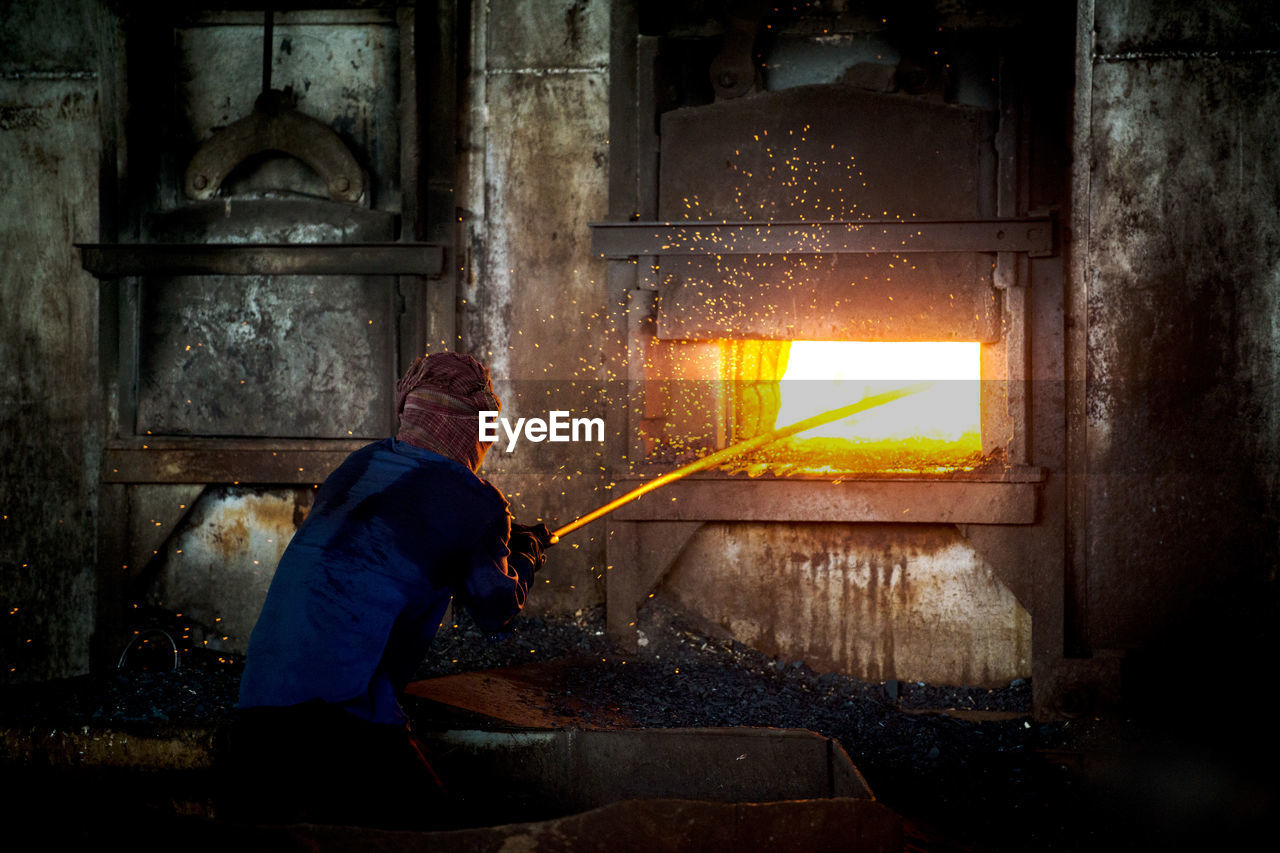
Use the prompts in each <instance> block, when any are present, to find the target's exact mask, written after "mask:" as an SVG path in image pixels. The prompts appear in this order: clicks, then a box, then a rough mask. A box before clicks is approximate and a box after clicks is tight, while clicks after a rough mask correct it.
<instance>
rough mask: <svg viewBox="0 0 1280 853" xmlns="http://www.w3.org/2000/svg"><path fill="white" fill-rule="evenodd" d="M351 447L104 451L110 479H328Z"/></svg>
mask: <svg viewBox="0 0 1280 853" xmlns="http://www.w3.org/2000/svg"><path fill="white" fill-rule="evenodd" d="M350 452H351V450H350V449H344V448H335V449H318V450H267V449H260V450H243V449H241V450H218V449H211V448H203V449H189V448H150V447H149V448H146V449H132V448H131V449H110V450H107V451H106V453H105V454H104V456H103V464H102V481H103V482H105V483H273V484H274V483H279V484H315V483H321V482H324V479H325V478H326V477H328V476H329V474H330V472H332V471H333V469H334V468H336V467H338V465H340V464H341V463H342V460H344V459H346V458H347V455H348V454H349V453H350Z"/></svg>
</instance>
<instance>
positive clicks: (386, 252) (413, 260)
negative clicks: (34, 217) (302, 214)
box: [76, 243, 444, 278]
mask: <svg viewBox="0 0 1280 853" xmlns="http://www.w3.org/2000/svg"><path fill="white" fill-rule="evenodd" d="M76 248H78V249H79V250H80V252H81V259H82V262H83V265H84V268H85V269H86V270H88V271H89V272H91V273H93V274H94V275H95V276H97V277H98V278H118V277H120V276H130V275H421V276H427V277H435V276H438V275H440V273H441V272H443V271H444V248H443V247H442V246H439V245H437V244H434V243H336V244H333V243H77V244H76Z"/></svg>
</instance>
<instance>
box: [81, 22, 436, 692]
mask: <svg viewBox="0 0 1280 853" xmlns="http://www.w3.org/2000/svg"><path fill="white" fill-rule="evenodd" d="M261 18H262V16H261V11H255V10H252V9H249V10H232V11H217V10H214V11H200V10H195V11H190V10H175V11H174V12H173V14H172V15H171V16H133V17H130V18H127V19H118V20H115V24H114V26H113V27H111V28H109V29H110V31H109V33H108V35H107V36H106V38H105V39H104V46H103V52H104V57H105V60H104V63H103V69H104V70H103V74H102V86H101V87H100V88H101V91H102V94H101V97H102V104H103V107H102V110H101V111H100V115H101V117H102V118H101V130H102V139H103V170H102V172H101V192H100V198H101V210H100V222H101V230H100V234H101V237H100V239H101V242H100V243H94V244H86V245H82V246H81V247H80V248H81V250H82V252H83V257H82V259H83V263H84V266H85V268H86V269H88V270H89V271H91V272H93V273H94V275H96V276H98V277H99V279H101V290H100V299H99V304H100V323H99V336H100V347H101V351H100V370H101V378H102V392H103V399H104V433H105V435H106V437H107V438H106V442H105V446H104V447H103V452H102V456H101V466H100V472H101V474H100V486H99V490H98V518H97V524H98V555H99V557H98V577H97V587H98V592H97V599H98V604H97V614H96V627H95V636H94V640H93V649H92V657H93V662H94V666H95V667H101V668H106V667H109V666H110V665H111V664H113V663H114V661H115V660H116V658H117V656H118V655H119V652H120V647H121V644H122V643H123V641H124V639H125V636H124V624H125V622H124V608H125V602H126V598H127V594H128V590H129V588H130V585H131V584H132V583H135V582H136V581H137V580H138V579H139V578H140V577H145V576H146V565H147V563H148V562H149V561H150V560H152V559H153V555H154V554H158V553H163V550H162V549H163V540H164V537H165V536H167V535H169V533H170V532H171V531H173V530H175V529H176V528H177V527H178V525H179V524H180V522H181V521H182V518H183V517H184V516H185V514H186V513H187V512H189V511H190V507H192V506H193V505H194V503H195V501H196V499H197V498H198V496H199V494H200V493H201V491H202V490H203V489H204V488H205V487H206V486H207V485H208V484H215V483H218V484H231V485H244V484H260V485H270V486H294V487H296V486H307V485H315V484H318V483H320V482H322V481H323V480H324V479H325V478H326V477H327V476H328V474H329V473H330V472H331V471H332V470H333V468H334V467H336V466H337V465H338V464H340V463H341V461H342V460H343V459H344V458H345V457H346V456H347V455H348V454H349V453H350V452H351V451H353V450H355V449H357V448H358V447H359V446H361V445H362V444H363V443H365V441H367V440H368V439H367V438H363V439H360V438H353V439H278V438H217V437H195V438H186V437H175V436H152V435H139V434H137V433H136V429H135V423H136V420H131V415H132V414H133V413H135V412H136V409H137V390H136V385H137V381H136V376H137V365H138V351H139V343H138V320H139V316H138V312H139V300H138V290H139V277H140V276H147V275H161V274H170V275H261V274H271V275H314V276H325V275H350V274H356V275H370V276H375V275H376V276H391V277H393V278H394V279H395V285H394V286H393V287H391V288H390V294H389V296H390V298H391V299H392V300H393V302H392V306H393V312H394V313H395V314H396V322H395V327H394V332H393V333H392V334H391V335H390V336H389V339H388V342H387V344H388V346H389V347H390V348H391V352H392V363H393V364H397V363H398V365H399V368H398V369H403V366H404V365H407V364H408V363H409V362H411V361H412V360H413V358H415V357H416V356H418V355H421V354H422V353H423V352H424V351H425V350H426V348H427V342H428V341H430V342H432V343H440V342H448V343H449V344H450V345H452V344H453V343H454V341H455V340H456V338H455V335H456V325H457V293H456V289H457V278H456V276H457V274H456V264H453V263H452V262H451V260H450V257H451V255H452V253H453V247H454V246H455V244H456V229H457V224H456V213H455V201H454V196H453V187H454V184H455V183H456V161H457V155H456V144H455V141H456V132H455V128H456V121H457V118H456V113H457V98H458V90H457V75H458V68H457V63H458V61H459V60H458V57H459V51H458V45H457V40H458V33H457V27H458V9H457V4H456V3H455V2H451V0H430V2H419V3H416V4H413V3H406V4H405V5H403V6H399V7H396V8H394V9H386V8H383V9H379V10H368V9H330V10H318V11H298V12H282V13H279V16H278V20H289V21H292V22H295V23H316V24H321V23H327V22H331V21H336V22H345V23H366V22H370V23H378V24H392V25H393V26H395V27H396V30H397V32H398V35H399V57H400V69H399V72H400V103H399V115H400V131H401V144H400V164H399V171H400V194H401V209H400V235H401V238H400V242H396V243H372V244H371V243H363V244H354V243H347V244H337V245H326V244H297V245H278V244H265V245H263V244H259V245H250V244H218V245H207V244H183V245H172V244H139V243H137V242H136V241H137V235H138V222H139V220H140V217H141V214H142V212H143V211H144V210H145V209H147V208H148V207H150V206H152V205H153V204H154V201H155V199H154V195H155V187H156V186H157V181H158V180H159V179H160V177H161V175H162V174H163V168H170V169H171V168H172V167H173V164H172V162H171V156H172V154H173V152H169V151H167V150H165V149H164V148H162V147H161V145H160V140H161V138H162V135H161V134H156V133H155V132H154V127H153V126H152V125H150V124H148V123H147V122H146V121H145V120H144V118H143V117H142V111H141V110H137V109H133V110H131V109H129V106H130V105H132V104H140V103H141V104H146V103H165V102H167V98H168V95H167V89H166V87H167V86H170V85H172V84H171V76H170V75H167V74H158V73H155V72H156V70H157V67H161V66H162V65H163V63H164V62H165V61H166V54H165V53H164V51H157V50H150V49H145V48H143V49H139V48H138V47H136V45H164V44H168V43H170V42H171V40H172V34H173V30H174V28H175V27H180V26H186V25H192V24H196V25H199V24H209V23H212V24H247V25H252V24H255V23H256V22H258V21H260V20H261ZM162 164H165V165H164V166H163V167H162ZM131 240H132V241H133V242H130V241H131ZM320 280H321V281H323V279H320ZM389 379H390V380H392V381H394V377H389ZM140 520H141V521H140ZM142 522H145V523H142Z"/></svg>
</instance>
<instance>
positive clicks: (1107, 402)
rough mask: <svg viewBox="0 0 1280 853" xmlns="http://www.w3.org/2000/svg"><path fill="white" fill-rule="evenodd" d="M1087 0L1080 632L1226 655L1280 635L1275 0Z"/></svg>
mask: <svg viewBox="0 0 1280 853" xmlns="http://www.w3.org/2000/svg"><path fill="white" fill-rule="evenodd" d="M1080 9H1081V15H1082V21H1081V31H1082V33H1084V39H1083V41H1082V44H1081V49H1082V52H1083V53H1084V56H1085V57H1087V59H1084V60H1082V62H1081V64H1080V68H1081V71H1080V77H1081V79H1080V80H1079V81H1078V83H1079V85H1080V86H1081V92H1080V93H1079V94H1078V100H1077V124H1078V130H1077V133H1078V134H1079V136H1078V138H1077V141H1076V158H1077V169H1078V171H1077V176H1076V180H1075V183H1076V188H1075V193H1076V197H1077V205H1078V207H1077V217H1078V221H1077V226H1076V228H1075V231H1076V233H1077V236H1078V240H1079V242H1078V244H1077V246H1076V255H1075V257H1076V261H1075V263H1076V278H1077V281H1076V282H1075V286H1076V287H1077V288H1079V289H1080V290H1079V291H1078V293H1080V294H1081V297H1082V303H1081V305H1080V306H1079V309H1078V310H1079V313H1080V315H1082V316H1081V317H1080V319H1082V320H1086V321H1087V338H1086V339H1085V340H1084V341H1082V346H1084V347H1087V364H1086V365H1085V366H1084V369H1085V371H1086V373H1085V375H1086V377H1087V398H1086V402H1087V434H1086V450H1085V454H1084V459H1083V460H1081V461H1078V462H1077V466H1078V470H1080V471H1081V473H1086V474H1087V477H1085V478H1084V479H1083V481H1082V485H1081V486H1080V488H1082V489H1083V490H1084V491H1083V494H1082V495H1081V497H1082V498H1083V500H1082V501H1081V505H1083V506H1087V511H1086V513H1085V515H1084V518H1083V521H1082V525H1081V529H1082V530H1083V531H1087V532H1084V533H1083V534H1082V535H1083V537H1084V538H1083V544H1084V550H1083V553H1084V556H1085V560H1086V572H1085V576H1084V577H1085V583H1086V585H1087V593H1086V594H1085V595H1084V597H1083V599H1084V606H1085V614H1084V618H1083V619H1082V624H1083V625H1084V626H1085V631H1086V636H1085V638H1084V639H1085V642H1086V644H1087V646H1088V647H1089V648H1090V649H1092V650H1094V651H1097V650H1102V649H1139V650H1141V652H1142V654H1144V655H1147V654H1157V655H1159V656H1163V657H1166V658H1168V659H1169V660H1170V661H1177V662H1178V663H1177V665H1178V666H1180V667H1183V666H1194V665H1195V664H1194V661H1207V662H1208V665H1209V666H1211V667H1213V668H1221V667H1224V666H1232V665H1234V664H1232V663H1231V662H1233V661H1240V660H1242V659H1252V657H1253V656H1255V655H1265V654H1266V652H1265V651H1263V650H1262V649H1261V648H1260V647H1259V645H1258V641H1259V639H1265V638H1269V640H1270V641H1271V642H1272V643H1274V639H1275V630H1274V628H1272V627H1269V626H1270V625H1272V624H1274V623H1273V622H1272V621H1271V620H1272V619H1273V618H1274V614H1275V571H1276V564H1277V554H1278V546H1280V523H1278V516H1280V217H1278V216H1277V200H1278V199H1280V158H1277V157H1276V156H1275V146H1276V140H1277V139H1278V138H1280V9H1277V7H1275V6H1274V5H1272V4H1264V3H1253V2H1247V0H1239V2H1223V3H1199V2H1190V0H1186V1H1185V2H1172V3H1171V2H1163V0H1162V2H1157V0H1097V2H1083V3H1081V7H1080ZM1268 648H1274V645H1272V646H1268ZM1270 663H1271V662H1270V661H1268V665H1270ZM1250 671H1251V670H1250Z"/></svg>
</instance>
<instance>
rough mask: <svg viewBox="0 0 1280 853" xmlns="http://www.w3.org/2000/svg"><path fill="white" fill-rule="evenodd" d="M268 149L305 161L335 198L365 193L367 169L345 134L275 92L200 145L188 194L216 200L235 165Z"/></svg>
mask: <svg viewBox="0 0 1280 853" xmlns="http://www.w3.org/2000/svg"><path fill="white" fill-rule="evenodd" d="M264 151H282V152H284V153H285V154H289V155H291V156H293V157H297V158H298V159H299V160H301V161H302V162H304V163H306V164H307V165H308V166H310V167H311V168H312V169H314V170H315V172H316V174H318V175H319V176H320V177H321V178H322V179H323V180H324V184H325V186H326V187H327V188H328V190H329V196H330V198H332V199H333V200H334V201H345V202H351V203H355V202H358V201H359V200H360V199H361V197H363V196H364V192H365V178H364V173H363V171H362V170H361V169H360V164H359V163H357V162H356V158H355V157H354V156H353V155H352V153H351V151H350V150H349V149H348V148H347V146H346V144H345V143H344V142H343V141H342V139H341V137H339V136H338V134H336V133H334V132H333V130H332V129H331V128H330V127H329V126H328V125H326V124H324V123H323V122H321V121H318V120H316V119H314V118H312V117H311V116H309V115H305V114H303V113H300V112H298V111H297V109H295V108H294V107H293V104H292V103H291V101H290V98H289V96H288V94H287V93H285V92H280V91H278V90H271V91H269V92H263V93H262V95H260V96H259V97H258V100H257V102H256V103H255V104H254V105H253V112H252V113H250V114H249V115H247V116H245V117H244V118H242V119H240V120H239V121H237V122H234V123H232V124H230V125H228V126H227V127H225V128H223V129H222V130H220V131H218V132H217V133H215V134H214V135H213V137H212V138H211V139H209V140H208V141H206V142H205V143H204V144H203V145H201V146H200V150H198V151H197V152H196V154H195V156H194V157H192V158H191V162H190V163H189V164H188V165H187V172H186V175H185V176H184V178H183V182H182V184H183V190H184V191H185V192H186V194H187V198H192V199H209V198H213V197H214V195H216V194H217V192H218V188H219V187H220V186H222V182H223V181H224V180H225V179H226V177H227V175H229V174H230V173H231V170H232V169H234V168H235V167H236V166H238V165H240V164H241V163H243V162H244V161H245V160H247V159H248V158H250V157H252V156H253V155H255V154H260V153H262V152H264Z"/></svg>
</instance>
